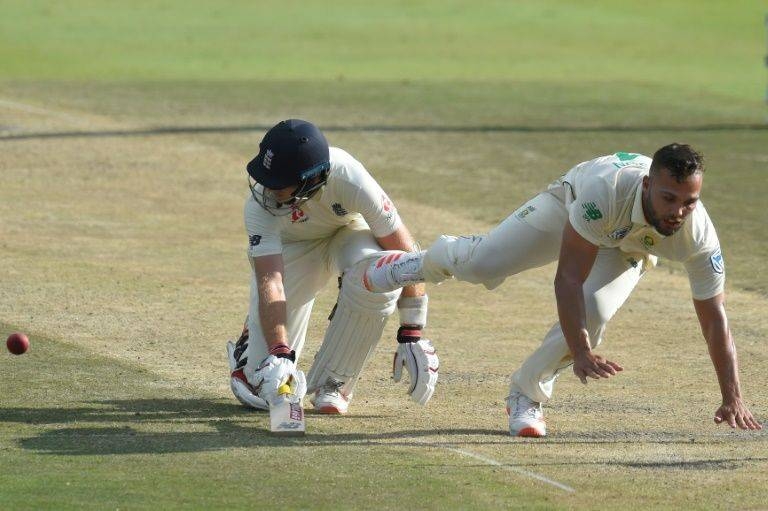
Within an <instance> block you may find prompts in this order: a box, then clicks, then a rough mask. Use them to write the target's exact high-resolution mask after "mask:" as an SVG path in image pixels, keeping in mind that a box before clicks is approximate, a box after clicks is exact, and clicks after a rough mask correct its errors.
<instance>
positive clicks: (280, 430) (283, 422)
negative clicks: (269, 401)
mask: <svg viewBox="0 0 768 511" xmlns="http://www.w3.org/2000/svg"><path fill="white" fill-rule="evenodd" d="M290 393H291V388H290V387H289V386H288V385H285V384H283V385H281V386H280V388H279V389H278V394H279V395H280V397H281V399H279V400H278V402H277V403H275V404H273V405H271V406H270V407H269V431H270V432H271V433H272V434H274V435H279V436H301V435H303V434H304V433H305V432H306V431H305V428H306V426H305V422H304V408H302V406H301V403H300V402H298V403H294V402H292V401H291V400H290V399H288V395H289V394H290Z"/></svg>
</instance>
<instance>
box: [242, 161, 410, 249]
mask: <svg viewBox="0 0 768 511" xmlns="http://www.w3.org/2000/svg"><path fill="white" fill-rule="evenodd" d="M330 161H331V169H330V172H329V174H328V182H327V183H326V184H325V186H323V187H322V188H321V189H320V190H319V191H318V192H317V193H315V195H313V196H312V198H311V199H310V200H308V201H306V202H305V203H304V204H302V205H301V206H300V207H298V208H293V209H292V211H291V213H290V214H289V215H285V216H273V215H272V214H270V213H269V212H268V211H266V210H265V209H264V208H262V207H261V206H259V204H258V203H257V202H256V201H255V200H254V199H253V196H251V195H250V194H249V196H248V199H247V200H246V201H245V227H246V231H247V232H248V255H249V256H250V257H259V256H264V255H272V254H280V253H282V250H283V243H290V242H295V241H302V240H315V239H323V238H327V237H330V236H332V235H333V234H334V233H336V231H338V230H339V229H340V228H342V227H344V226H345V225H348V224H350V223H352V222H361V221H363V222H365V223H366V224H367V225H368V227H369V228H370V229H371V232H372V233H373V235H374V236H375V237H377V238H381V237H383V236H387V235H389V234H392V233H393V232H395V231H396V230H397V229H399V228H400V226H401V225H402V222H401V220H400V215H398V213H397V210H396V209H395V206H394V204H393V203H392V201H391V200H390V199H389V197H388V196H387V194H386V193H384V190H382V188H381V186H379V184H378V183H377V182H376V180H375V179H373V177H371V175H370V174H369V173H368V171H367V170H366V169H365V167H364V166H363V165H362V164H361V163H360V162H359V161H357V160H356V159H354V158H353V157H352V156H351V155H350V154H349V153H347V152H346V151H344V150H342V149H339V148H337V147H331V148H330ZM257 189H258V190H259V191H260V190H261V185H257Z"/></svg>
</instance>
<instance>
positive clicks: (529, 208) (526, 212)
mask: <svg viewBox="0 0 768 511" xmlns="http://www.w3.org/2000/svg"><path fill="white" fill-rule="evenodd" d="M534 211H536V207H535V206H527V207H525V208H524V209H522V210H520V212H519V213H518V214H517V215H515V216H517V218H519V219H520V220H522V219H523V218H525V217H527V216H528V215H529V214H531V213H533V212H534Z"/></svg>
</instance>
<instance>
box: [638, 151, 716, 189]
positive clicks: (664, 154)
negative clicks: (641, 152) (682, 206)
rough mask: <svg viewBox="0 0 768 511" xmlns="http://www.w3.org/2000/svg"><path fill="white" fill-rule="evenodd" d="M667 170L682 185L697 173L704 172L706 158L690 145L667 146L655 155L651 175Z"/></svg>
mask: <svg viewBox="0 0 768 511" xmlns="http://www.w3.org/2000/svg"><path fill="white" fill-rule="evenodd" d="M661 169H667V170H668V171H669V173H670V174H672V177H674V178H675V181H677V182H678V183H682V182H683V181H685V180H686V179H688V177H690V176H692V175H693V174H695V173H697V172H704V156H702V154H701V153H698V152H696V151H695V150H694V149H693V148H692V147H691V146H689V145H688V144H669V145H665V146H664V147H662V148H661V149H659V150H658V151H656V152H655V153H654V155H653V161H652V162H651V170H650V173H651V174H658V173H659V172H660V171H661Z"/></svg>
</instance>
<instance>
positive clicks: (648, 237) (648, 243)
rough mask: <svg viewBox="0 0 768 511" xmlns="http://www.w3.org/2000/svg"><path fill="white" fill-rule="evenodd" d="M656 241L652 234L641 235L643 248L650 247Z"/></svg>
mask: <svg viewBox="0 0 768 511" xmlns="http://www.w3.org/2000/svg"><path fill="white" fill-rule="evenodd" d="M654 243H656V241H655V240H654V239H653V236H651V235H650V234H646V235H645V236H643V245H645V248H651V247H652V246H653V244H654Z"/></svg>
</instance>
